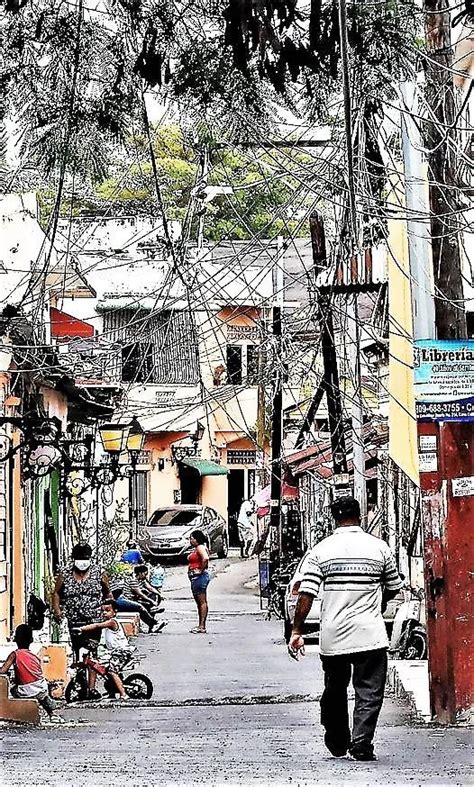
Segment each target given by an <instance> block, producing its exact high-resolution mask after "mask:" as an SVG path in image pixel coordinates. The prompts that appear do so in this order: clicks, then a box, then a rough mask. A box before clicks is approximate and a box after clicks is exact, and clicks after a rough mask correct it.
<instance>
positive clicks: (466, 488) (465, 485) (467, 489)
mask: <svg viewBox="0 0 474 787" xmlns="http://www.w3.org/2000/svg"><path fill="white" fill-rule="evenodd" d="M452 485H453V486H452V488H453V497H471V496H472V495H474V475H466V476H464V478H453V480H452Z"/></svg>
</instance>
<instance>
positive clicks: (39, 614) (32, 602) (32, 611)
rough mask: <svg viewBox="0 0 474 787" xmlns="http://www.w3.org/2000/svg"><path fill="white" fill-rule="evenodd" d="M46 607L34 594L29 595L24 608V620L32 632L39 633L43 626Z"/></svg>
mask: <svg viewBox="0 0 474 787" xmlns="http://www.w3.org/2000/svg"><path fill="white" fill-rule="evenodd" d="M47 609H48V605H47V604H45V603H44V601H43V600H42V599H40V598H38V596H35V595H34V593H30V598H29V600H28V604H27V606H26V620H27V623H28V625H29V626H31V628H32V629H33V630H34V631H39V630H40V629H42V628H43V626H44V615H45V612H46V610H47Z"/></svg>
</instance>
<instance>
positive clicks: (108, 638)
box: [79, 600, 132, 700]
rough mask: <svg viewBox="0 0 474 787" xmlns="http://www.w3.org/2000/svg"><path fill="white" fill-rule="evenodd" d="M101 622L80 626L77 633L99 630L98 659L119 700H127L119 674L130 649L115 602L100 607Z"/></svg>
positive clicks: (105, 603) (107, 602) (129, 653)
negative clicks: (118, 617) (105, 667)
mask: <svg viewBox="0 0 474 787" xmlns="http://www.w3.org/2000/svg"><path fill="white" fill-rule="evenodd" d="M102 610H103V611H102V615H103V618H104V619H103V620H102V621H101V622H99V623H88V624H87V625H86V626H81V627H80V629H79V631H80V632H81V634H82V633H86V632H87V631H97V630H101V631H102V634H101V638H100V643H99V649H98V658H99V661H100V663H101V664H103V665H104V666H107V670H108V672H109V674H110V677H111V678H112V680H113V682H114V683H115V687H116V689H117V691H118V693H119V695H120V699H122V700H125V699H128V697H127V694H126V692H125V689H124V686H123V683H122V680H121V678H120V676H119V673H120V671H121V669H122V667H123V664H124V663H125V662H126V661H127V660H128V657H129V656H130V655H131V653H132V648H131V647H130V643H129V641H128V639H127V635H126V634H125V631H124V629H123V626H122V624H121V623H120V622H119V621H118V620H117V617H116V615H117V604H116V603H115V601H112V600H111V601H106V602H104V604H103V605H102Z"/></svg>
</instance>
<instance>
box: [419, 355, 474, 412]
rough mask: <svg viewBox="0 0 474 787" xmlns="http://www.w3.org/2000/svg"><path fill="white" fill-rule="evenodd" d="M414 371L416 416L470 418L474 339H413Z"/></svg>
mask: <svg viewBox="0 0 474 787" xmlns="http://www.w3.org/2000/svg"><path fill="white" fill-rule="evenodd" d="M414 375H415V397H416V413H417V416H418V418H420V419H422V420H423V419H424V420H435V421H464V420H474V341H472V340H469V339H466V340H463V341H454V340H453V341H451V340H447V341H437V340H434V341H433V340H428V339H427V340H421V341H417V342H415V356H414Z"/></svg>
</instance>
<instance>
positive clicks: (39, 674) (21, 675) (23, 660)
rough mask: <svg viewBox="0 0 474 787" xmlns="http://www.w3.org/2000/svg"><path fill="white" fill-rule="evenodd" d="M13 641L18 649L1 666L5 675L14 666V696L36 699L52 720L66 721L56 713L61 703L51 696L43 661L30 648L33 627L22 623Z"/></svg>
mask: <svg viewBox="0 0 474 787" xmlns="http://www.w3.org/2000/svg"><path fill="white" fill-rule="evenodd" d="M13 641H14V642H16V647H17V649H16V650H14V651H12V653H10V655H9V656H8V657H7V659H6V661H5V662H4V663H3V664H2V666H1V667H0V675H5V674H6V673H7V672H8V671H9V670H10V669H11V668H12V667H13V674H14V683H13V686H12V688H11V692H12V696H13V697H18V698H21V699H35V700H37V701H38V702H39V704H40V705H41V707H43V708H44V709H45V711H46V713H47V714H48V716H49V718H50V720H51V721H57V722H64V719H63V718H62V717H61V716H56V715H54V711H55V709H56V708H57V707H58V706H59V705H60V703H58V702H55V700H53V699H52V697H50V696H49V689H48V683H47V681H46V678H45V677H44V675H43V669H42V667H41V661H40V660H39V658H38V656H36V655H35V654H34V653H32V652H31V650H30V645H31V643H32V642H33V629H32V628H31V626H27V625H26V623H21V624H20V625H19V626H17V627H16V629H15V634H14V636H13Z"/></svg>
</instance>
